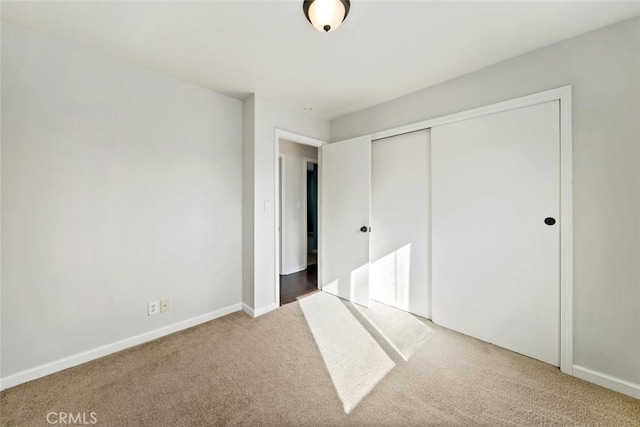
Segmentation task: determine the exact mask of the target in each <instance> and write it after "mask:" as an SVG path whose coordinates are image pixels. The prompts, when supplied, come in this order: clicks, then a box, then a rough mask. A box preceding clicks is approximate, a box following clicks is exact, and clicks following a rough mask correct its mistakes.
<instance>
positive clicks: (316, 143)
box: [273, 128, 327, 307]
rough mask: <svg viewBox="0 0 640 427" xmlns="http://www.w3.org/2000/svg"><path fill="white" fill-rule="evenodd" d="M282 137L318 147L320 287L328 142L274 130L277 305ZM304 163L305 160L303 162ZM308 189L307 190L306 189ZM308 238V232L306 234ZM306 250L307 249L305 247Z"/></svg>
mask: <svg viewBox="0 0 640 427" xmlns="http://www.w3.org/2000/svg"><path fill="white" fill-rule="evenodd" d="M280 139H286V140H288V141H291V142H295V143H298V144H302V145H309V146H312V147H316V148H317V149H318V261H317V263H318V289H322V280H321V278H322V276H321V274H322V273H321V271H322V269H321V267H322V264H321V263H322V258H321V256H320V253H321V250H320V248H321V245H322V238H321V237H320V236H321V230H322V215H321V213H320V206H322V198H321V197H320V194H321V190H322V150H321V149H320V148H321V147H322V146H323V145H325V144H327V143H326V142H325V141H321V140H319V139H316V138H310V137H308V136H304V135H300V134H297V133H293V132H289V131H286V130H283V129H278V128H276V129H275V132H274V156H273V158H274V163H273V164H274V178H275V183H276V185H275V191H274V193H275V194H274V200H275V203H274V205H275V215H274V224H273V225H274V227H273V231H274V241H275V251H274V252H275V257H274V265H275V269H274V271H275V284H276V286H275V290H274V291H275V292H274V294H275V295H274V297H275V303H276V304H277V306H278V307H279V306H280V235H281V234H280V231H279V225H280V171H279V160H280ZM302 163H303V164H304V161H303V162H302ZM305 191H306V190H305ZM305 240H306V234H305ZM305 250H306V249H305Z"/></svg>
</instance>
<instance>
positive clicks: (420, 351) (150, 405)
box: [0, 302, 640, 427]
mask: <svg viewBox="0 0 640 427" xmlns="http://www.w3.org/2000/svg"><path fill="white" fill-rule="evenodd" d="M350 312H352V313H353V315H354V317H356V318H358V319H359V321H361V323H362V325H363V326H364V327H365V328H367V330H368V331H369V333H370V334H371V336H372V337H373V338H374V339H375V340H376V341H377V342H378V343H379V345H380V347H381V348H383V349H384V351H385V352H387V354H388V355H389V357H390V358H392V359H393V361H394V362H395V367H394V368H393V369H392V370H391V371H390V372H388V373H387V374H386V376H385V377H384V378H383V379H382V380H381V381H380V382H379V383H378V384H377V385H376V386H375V388H373V390H372V391H371V392H370V393H369V394H367V395H366V396H365V397H364V398H363V399H362V400H361V401H360V402H359V404H358V405H357V406H356V407H355V408H353V409H352V410H351V412H350V413H349V414H346V413H345V411H344V408H343V404H342V402H341V401H340V399H339V397H338V395H337V393H336V389H335V387H334V384H333V383H332V379H331V377H330V375H329V372H328V370H327V368H326V366H325V363H324V361H323V358H322V356H321V354H320V351H319V350H318V347H317V345H316V342H315V341H314V337H313V335H312V333H311V331H310V328H309V326H308V325H307V322H306V320H305V317H304V315H303V313H302V311H301V308H300V304H299V303H298V302H296V303H292V304H289V305H286V306H283V307H281V308H280V309H278V310H276V311H274V312H272V313H269V314H266V315H264V316H262V317H259V318H257V319H252V318H250V317H249V316H247V315H246V314H244V313H234V314H231V315H228V316H225V317H223V318H220V319H217V320H214V321H211V322H208V323H205V324H202V325H200V326H197V327H194V328H191V329H188V330H185V331H182V332H178V333H176V334H173V335H170V336H167V337H164V338H162V339H159V340H156V341H153V342H150V343H147V344H144V345H141V346H138V347H135V348H132V349H129V350H125V351H122V352H119V353H116V354H113V355H111V356H108V357H105V358H102V359H99V360H95V361H93V362H89V363H86V364H84V365H81V366H78V367H75V368H71V369H67V370H65V371H62V372H59V373H56V374H53V375H50V376H48V377H45V378H42V379H39V380H36V381H32V382H30V383H26V384H22V385H20V386H17V387H14V388H11V389H9V390H6V391H4V392H2V393H1V394H0V410H1V412H0V417H1V420H2V421H1V423H2V425H3V426H14V425H16V426H32V425H33V426H36V425H38V426H42V425H45V426H46V425H47V420H46V416H47V414H48V413H50V412H52V411H54V412H72V413H78V412H86V413H87V414H88V413H90V412H94V413H95V417H96V418H97V421H98V422H97V424H96V425H113V426H183V425H251V426H263V425H264V426H285V425H296V426H298V425H308V426H315V425H323V426H337V425H353V426H358V425H397V426H411V425H420V426H425V425H436V426H447V425H450V426H459V425H460V426H469V425H486V426H500V425H505V426H509V425H512V426H516V425H517V426H529V425H531V426H533V425H548V426H578V425H579V426H607V427H610V426H636V427H637V426H639V425H640V401H638V400H635V399H632V398H630V397H627V396H624V395H621V394H618V393H616V392H613V391H610V390H607V389H604V388H601V387H598V386H596V385H592V384H589V383H587V382H584V381H581V380H579V379H576V378H573V377H570V376H567V375H564V374H562V373H561V372H560V371H559V370H558V369H556V368H554V367H552V366H549V365H546V364H544V363H542V362H538V361H536V360H532V359H530V358H527V357H525V356H522V355H519V354H516V353H512V352H510V351H507V350H504V349H500V348H498V347H495V346H493V345H490V344H487V343H484V342H481V341H478V340H476V339H473V338H470V337H467V336H464V335H461V334H458V333H456V332H452V331H450V330H447V329H444V328H440V327H438V326H436V325H433V324H432V323H430V322H428V321H424V323H425V324H426V325H427V326H428V327H429V328H430V329H432V330H433V331H434V333H433V334H431V335H430V337H429V339H428V340H426V341H425V342H424V343H423V344H422V345H421V346H420V347H419V348H417V349H416V350H415V351H414V352H413V354H412V356H411V358H410V359H409V360H407V361H405V360H404V359H403V358H402V357H400V356H399V355H398V354H397V352H396V351H394V349H393V348H392V347H391V346H390V345H389V344H388V343H387V342H386V341H385V339H384V338H383V337H382V335H381V334H379V333H378V332H377V331H376V330H375V328H373V327H371V323H370V322H366V321H363V319H362V318H361V317H359V316H361V315H359V314H358V313H357V310H352V309H350ZM87 417H88V415H87Z"/></svg>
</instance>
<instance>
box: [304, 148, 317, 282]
mask: <svg viewBox="0 0 640 427" xmlns="http://www.w3.org/2000/svg"><path fill="white" fill-rule="evenodd" d="M319 158H320V150H318V159H312V158H311V157H303V158H302V215H303V218H305V224H306V221H307V216H308V210H309V205H308V203H307V165H308V164H309V163H313V164H316V165H318V194H316V210H317V212H316V215H317V217H318V230H316V239H317V240H318V249H317V250H316V266H318V257H319V255H320V163H318V160H319ZM308 234H309V233H308V232H305V233H304V236H303V241H304V244H303V246H302V250H303V252H304V254H303V255H304V256H303V259H304V265H305V266H306V267H309V263H308V262H307V259H308V258H307V253H308V252H307V246H308V245H309V241H308V240H309V236H308ZM318 274H320V271H318ZM318 289H320V281H319V280H318Z"/></svg>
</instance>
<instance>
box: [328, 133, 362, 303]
mask: <svg viewBox="0 0 640 427" xmlns="http://www.w3.org/2000/svg"><path fill="white" fill-rule="evenodd" d="M321 153H322V247H321V250H322V281H323V285H322V290H323V291H325V292H329V293H331V294H334V295H337V296H339V297H340V298H344V299H347V300H349V301H353V302H355V303H357V304H360V305H363V306H366V307H368V306H369V227H370V213H369V212H370V196H371V138H370V137H368V136H367V137H361V138H354V139H349V140H346V141H341V142H334V143H332V144H329V145H324V146H323V147H322V151H321Z"/></svg>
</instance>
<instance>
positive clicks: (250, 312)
mask: <svg viewBox="0 0 640 427" xmlns="http://www.w3.org/2000/svg"><path fill="white" fill-rule="evenodd" d="M242 311H244V312H245V313H247V314H248V315H249V316H251V317H256V316H254V315H253V314H254V313H253V308H251V307H249V306H248V305H247V304H242Z"/></svg>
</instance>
